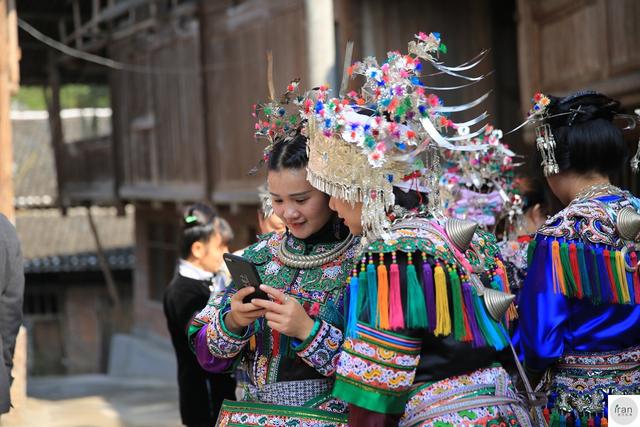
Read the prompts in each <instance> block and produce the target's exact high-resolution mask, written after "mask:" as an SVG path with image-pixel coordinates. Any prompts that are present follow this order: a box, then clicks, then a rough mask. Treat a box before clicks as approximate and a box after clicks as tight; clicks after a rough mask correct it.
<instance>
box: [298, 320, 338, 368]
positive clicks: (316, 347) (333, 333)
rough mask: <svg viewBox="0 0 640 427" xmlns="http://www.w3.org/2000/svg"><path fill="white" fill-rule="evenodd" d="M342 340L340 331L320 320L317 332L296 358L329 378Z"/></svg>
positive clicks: (334, 366)
mask: <svg viewBox="0 0 640 427" xmlns="http://www.w3.org/2000/svg"><path fill="white" fill-rule="evenodd" d="M342 340H343V337H342V331H341V330H340V329H338V328H336V327H335V326H332V325H330V324H329V323H327V322H325V321H324V320H322V321H321V325H320V328H319V329H318V332H317V333H316V335H315V336H314V337H313V339H312V340H311V342H309V344H308V345H307V346H306V347H305V348H303V349H301V350H299V351H298V356H300V357H301V358H302V360H304V361H305V362H306V363H307V364H308V365H309V366H312V367H314V368H315V369H316V370H317V371H318V372H320V373H321V374H322V375H324V376H327V377H328V376H331V375H333V374H334V372H335V371H336V364H337V360H338V352H339V350H340V344H341V343H342Z"/></svg>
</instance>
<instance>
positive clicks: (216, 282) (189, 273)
mask: <svg viewBox="0 0 640 427" xmlns="http://www.w3.org/2000/svg"><path fill="white" fill-rule="evenodd" d="M224 267H226V266H225V265H223V270H221V271H219V272H218V273H212V272H210V271H206V270H203V269H201V268H200V267H196V266H195V265H193V264H191V263H190V262H189V261H186V260H184V259H181V260H180V264H179V265H178V274H179V275H181V276H182V277H187V278H189V279H193V280H201V281H203V282H211V285H210V286H209V291H211V292H216V293H218V292H221V291H224V289H225V288H226V287H227V285H228V284H229V282H230V280H229V273H228V272H227V271H226V269H224Z"/></svg>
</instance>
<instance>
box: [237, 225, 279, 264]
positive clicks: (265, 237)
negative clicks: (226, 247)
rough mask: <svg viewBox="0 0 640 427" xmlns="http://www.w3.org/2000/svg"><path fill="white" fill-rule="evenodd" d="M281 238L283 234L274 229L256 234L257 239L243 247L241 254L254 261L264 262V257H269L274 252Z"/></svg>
mask: <svg viewBox="0 0 640 427" xmlns="http://www.w3.org/2000/svg"><path fill="white" fill-rule="evenodd" d="M282 239H283V235H282V234H278V233H276V232H275V231H272V232H270V233H265V234H260V235H259V236H258V241H257V242H256V243H254V244H252V245H251V246H249V247H247V248H246V249H244V251H243V253H242V256H243V257H244V258H247V259H248V260H250V261H253V262H254V263H262V262H265V261H266V259H265V258H267V257H268V258H271V256H272V255H273V254H275V253H276V250H277V248H278V246H279V245H280V243H281V242H282Z"/></svg>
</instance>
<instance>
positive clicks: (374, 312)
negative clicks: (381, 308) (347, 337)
mask: <svg viewBox="0 0 640 427" xmlns="http://www.w3.org/2000/svg"><path fill="white" fill-rule="evenodd" d="M367 297H368V300H369V323H370V324H371V325H377V324H378V280H377V274H376V266H375V265H374V264H373V254H371V253H370V254H369V263H368V264H367Z"/></svg>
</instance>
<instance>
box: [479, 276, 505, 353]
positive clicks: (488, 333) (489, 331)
mask: <svg viewBox="0 0 640 427" xmlns="http://www.w3.org/2000/svg"><path fill="white" fill-rule="evenodd" d="M473 292H474V297H473V309H474V312H475V314H476V319H478V326H480V330H481V331H482V334H483V335H484V337H485V339H486V340H487V343H488V344H490V345H491V346H492V347H494V348H495V349H496V350H502V349H503V348H505V347H506V345H507V343H506V341H505V340H504V338H503V337H502V334H501V333H500V332H499V330H498V329H497V324H495V321H493V320H492V319H490V318H489V315H488V314H487V311H486V308H485V306H484V303H483V302H482V301H481V299H480V297H479V296H478V294H477V293H476V292H475V289H474V290H473Z"/></svg>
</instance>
